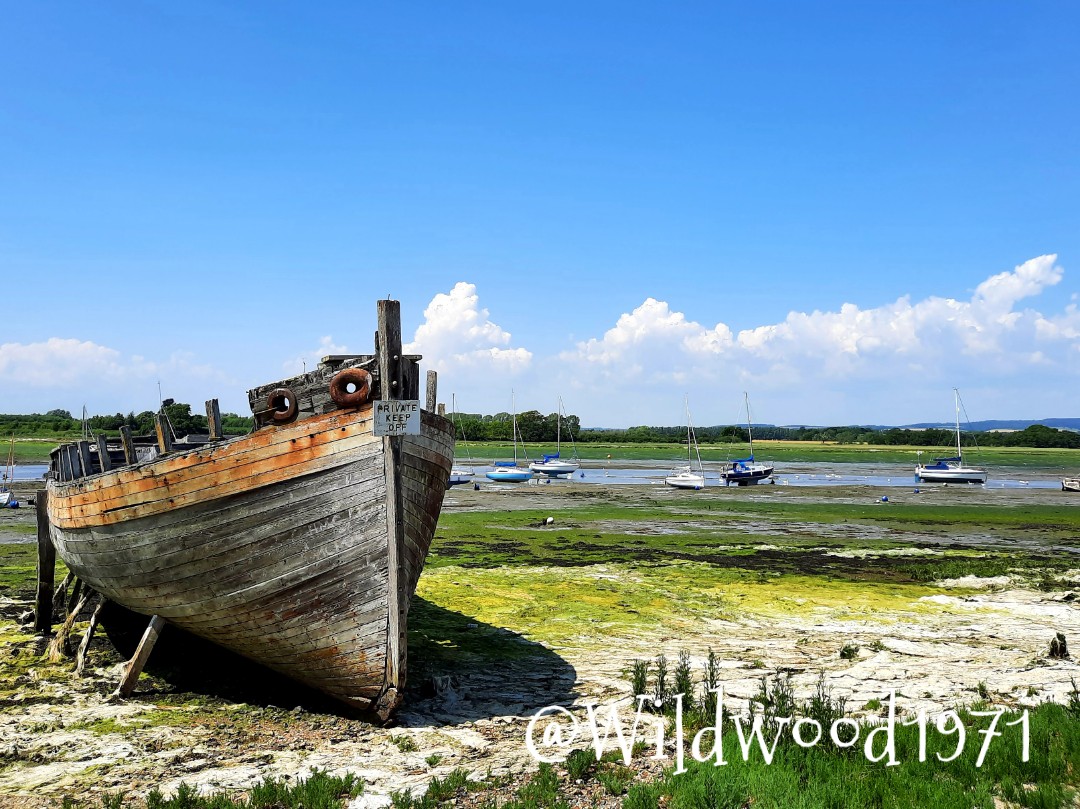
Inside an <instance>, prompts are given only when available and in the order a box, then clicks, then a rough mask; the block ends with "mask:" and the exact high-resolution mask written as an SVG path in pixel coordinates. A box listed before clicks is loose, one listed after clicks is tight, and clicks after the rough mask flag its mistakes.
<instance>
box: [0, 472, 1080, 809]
mask: <svg viewBox="0 0 1080 809" xmlns="http://www.w3.org/2000/svg"><path fill="white" fill-rule="evenodd" d="M779 488H780V487H770V489H771V491H769V492H755V491H753V490H748V491H745V492H734V490H733V492H732V494H731V496H735V497H750V498H754V497H763V496H788V495H787V494H784V495H778V494H777V493H776V490H778V489H779ZM676 496H679V495H677V494H676V493H674V492H668V491H665V490H663V489H660V490H657V491H654V492H650V493H649V494H648V495H647V497H656V498H662V499H664V500H665V501H667V500H670V498H672V497H676ZM683 496H685V495H683ZM794 496H799V497H809V496H823V497H828V498H832V499H836V500H842V501H850V502H867V501H868V500H870V499H872V498H876V497H877V496H878V493H877V492H876V491H874V490H870V489H860V490H829V491H824V490H822V491H821V492H820V493H819V494H818V495H812V494H806V493H805V492H803V493H799V494H798V495H794ZM901 496H902V495H901ZM1061 496H1062V495H1061V494H1060V493H1059V492H1053V491H1043V492H1001V491H996V492H980V491H974V490H963V491H960V490H957V491H955V492H953V493H948V492H944V491H940V490H939V491H936V492H933V493H931V494H930V495H929V497H933V498H934V499H935V501H937V502H944V501H953V500H954V499H956V498H965V502H971V503H979V502H985V503H988V504H989V503H993V504H995V505H1005V506H1017V505H1022V504H1023V503H1026V502H1062V501H1061V499H1060V498H1061ZM593 497H596V498H598V500H599V501H604V502H610V501H617V502H636V501H639V500H640V499H641V498H642V497H643V495H642V494H641V493H640V491H639V492H635V491H633V490H631V489H629V488H626V487H622V488H619V489H617V490H611V491H608V492H606V493H601V492H600V491H596V493H595V494H590V495H589V498H593ZM1032 498H1034V499H1032ZM571 502H573V503H575V504H576V503H580V502H581V500H580V499H578V498H577V497H576V496H574V495H573V490H571V489H570V488H569V487H566V488H563V489H559V488H557V487H531V489H525V488H524V487H521V488H519V490H516V491H513V492H507V491H497V490H490V489H489V490H487V491H481V492H473V491H471V490H469V491H455V492H453V493H451V494H450V495H449V496H448V499H447V508H449V509H470V508H500V509H503V508H505V509H529V510H537V511H538V513H539V512H540V511H543V512H553V513H557V512H558V508H559V507H560V505H567V504H569V503H571ZM1076 502H1077V503H1078V504H1080V499H1077V501H1076ZM31 515H32V511H31V510H27V513H26V515H25V517H24V518H31ZM3 530H4V528H3V523H2V522H0V533H3ZM22 538H23V539H24V540H25V539H27V537H26V536H25V535H24V536H23V537H22ZM1076 544H1077V545H1080V538H1078V542H1077V543H1076ZM1053 552H1054V553H1077V548H1076V547H1070V546H1065V547H1061V548H1057V549H1055V550H1054V551H1053ZM1078 558H1080V557H1078ZM1077 567H1080V564H1078V565H1077ZM521 573H522V576H523V577H524V579H523V580H525V581H527V577H528V574H529V571H528V569H523V570H522V571H521ZM463 575H464V574H463ZM600 575H602V571H601V572H600ZM955 585H961V586H962V589H961V590H960V591H959V592H961V593H962V594H956V593H955V592H954V590H955ZM938 589H939V592H938V593H936V594H934V595H931V596H927V597H926V599H925V603H923V604H912V605H910V609H903V610H898V611H894V612H889V613H887V614H877V615H874V616H873V618H869V619H868V618H865V617H863V618H860V619H859V620H850V619H849V618H847V617H845V616H844V614H843V612H842V611H838V610H835V609H834V610H826V609H807V610H806V611H805V612H802V613H800V614H783V615H777V616H775V617H769V616H762V615H757V616H753V617H745V618H739V619H735V620H719V619H715V620H706V621H703V622H699V623H695V624H687V625H686V626H685V627H684V628H682V629H680V630H679V632H678V635H677V636H675V635H670V634H665V632H661V631H654V630H649V629H643V630H641V631H639V632H635V633H633V634H629V633H627V634H625V635H624V636H621V637H612V636H600V635H596V634H590V632H589V630H588V628H587V627H585V628H583V629H582V634H581V636H580V637H579V638H576V639H575V640H574V641H573V642H567V643H565V644H563V645H561V646H559V647H558V648H553V649H551V651H552V652H554V653H555V655H557V657H554V658H552V657H551V656H548V657H546V658H542V659H541V658H538V659H537V663H536V665H535V666H532V667H531V666H519V667H516V668H512V669H508V670H506V671H499V670H497V669H496V668H493V669H492V670H486V671H476V672H471V673H467V674H463V675H461V676H460V677H459V679H458V681H457V682H455V683H453V684H452V686H451V687H450V688H449V689H448V690H447V691H445V692H444V693H443V694H442V695H440V696H436V697H428V698H426V699H416V700H414V701H413V702H412V703H410V704H409V705H407V706H406V708H405V709H404V710H403V711H402V712H401V714H400V715H399V716H398V724H397V726H396V727H393V728H377V727H373V726H371V725H368V724H365V723H363V722H360V721H357V720H352V719H344V718H341V717H336V716H332V715H326V714H321V715H320V714H312V713H308V712H303V711H292V712H290V711H287V710H283V709H281V708H275V707H272V706H271V707H266V706H263V707H255V706H249V705H227V706H224V707H223V706H220V705H214V706H213V707H209V708H206V709H205V711H206V720H207V721H206V722H198V721H185V722H183V723H182V724H178V725H175V726H171V725H162V724H160V723H158V724H154V725H150V726H146V727H141V728H140V727H138V725H139V719H138V718H139V716H140V715H141V714H145V713H147V712H149V711H151V710H153V709H154V708H155V704H156V702H157V703H160V702H161V700H160V699H156V700H155V695H154V693H149V694H148V693H146V692H145V690H144V691H143V692H137V693H136V696H135V698H133V699H131V700H128V701H125V702H119V703H111V702H109V701H108V700H107V699H106V698H105V693H106V692H107V691H108V690H109V688H110V687H111V685H112V684H113V683H115V681H116V670H115V666H106V667H100V666H99V667H97V668H95V669H94V670H93V671H92V672H91V674H90V676H89V677H88V678H86V679H84V680H83V681H81V682H77V683H70V682H61V683H55V682H44V683H43V682H41V681H39V680H38V679H36V676H35V674H34V673H33V672H31V673H30V674H29V675H28V676H26V677H25V679H24V681H23V682H22V683H20V690H19V691H18V693H17V694H16V695H15V697H14V698H13V699H11V700H5V701H4V702H2V703H0V763H2V762H4V761H9V762H13V763H10V764H9V765H8V766H6V767H0V805H13V806H39V805H41V806H45V805H51V804H52V803H55V802H57V801H58V800H59V798H60V797H61V796H63V795H65V794H69V795H78V796H83V797H85V796H86V795H89V794H93V793H94V792H97V791H101V790H117V789H121V790H124V791H128V792H130V793H131V794H133V795H138V794H145V792H146V791H147V790H148V789H150V788H151V787H153V786H157V787H159V788H160V789H162V790H163V791H165V792H166V793H168V792H171V791H172V790H174V789H175V788H176V786H177V785H178V784H179V783H180V782H181V781H186V782H187V783H189V784H194V785H198V786H199V787H200V788H201V789H203V790H206V791H212V790H215V789H218V788H244V787H247V786H250V785H251V784H252V783H253V782H255V781H257V780H259V779H261V778H263V777H264V776H268V775H269V776H281V775H289V776H296V775H302V774H305V773H307V772H309V771H310V769H311V768H313V767H319V768H323V769H328V770H330V771H332V772H335V773H343V772H345V771H351V772H354V773H357V774H358V775H359V776H360V777H361V778H362V779H363V780H364V782H365V784H366V793H365V796H364V797H362V798H360V799H358V800H357V801H356V806H358V807H360V806H364V807H371V806H385V805H388V804H389V798H388V797H387V796H388V795H389V793H390V791H391V790H401V789H405V788H412V789H414V790H422V789H423V788H424V786H425V785H426V783H427V782H428V781H429V780H430V778H431V777H432V776H433V775H444V774H446V773H448V772H450V771H451V770H453V769H455V768H458V767H464V768H466V769H468V770H469V771H470V772H471V773H472V774H473V775H474V777H477V778H483V777H485V776H487V775H488V774H493V775H501V774H507V773H510V774H513V773H524V772H528V771H531V770H532V769H534V768H535V766H536V765H535V763H534V762H533V761H532V760H531V758H530V756H529V754H528V753H527V751H526V749H525V744H524V740H525V730H526V724H527V721H528V718H529V716H530V715H531V714H532V712H534V711H535V710H536V709H538V708H540V707H543V706H545V705H549V704H553V703H555V704H561V705H564V706H566V707H571V708H574V707H576V708H577V709H578V712H579V715H580V708H581V706H582V705H584V704H585V703H588V702H599V703H601V704H610V703H612V702H614V701H617V700H620V699H621V700H623V701H624V704H625V698H626V697H627V693H628V681H627V677H626V670H627V668H628V666H629V665H630V663H631V661H633V660H635V659H638V658H650V659H651V658H653V657H655V655H657V654H659V653H661V652H664V653H666V654H667V656H668V658H669V659H671V660H674V658H675V657H676V656H677V655H678V652H679V651H680V650H683V649H686V650H688V651H691V653H694V654H698V655H700V652H701V651H702V650H704V649H707V648H710V647H711V648H712V649H713V650H715V651H716V653H717V654H718V655H719V657H720V659H721V660H722V661H723V668H722V680H723V684H724V687H725V691H726V693H727V694H728V695H729V700H730V703H729V704H730V705H731V707H732V708H735V709H738V708H741V707H744V706H745V704H746V700H748V699H749V698H750V697H751V696H752V695H754V694H755V693H756V692H757V691H758V689H759V687H760V678H761V676H762V674H764V673H769V674H772V673H774V672H778V671H780V672H785V673H788V674H790V676H791V678H792V682H793V684H794V686H795V691H796V694H797V695H798V696H800V697H807V696H809V695H810V693H811V692H812V690H813V688H814V685H815V683H816V681H817V679H818V676H819V672H820V671H821V670H824V671H825V673H826V677H827V681H828V683H829V685H830V687H831V688H832V689H833V693H834V696H846V697H847V698H848V700H849V702H848V704H849V707H850V708H855V709H860V708H861V707H862V706H863V705H865V704H866V703H867V702H868V701H869V700H871V699H875V698H877V699H881V698H882V697H883V696H884V695H885V694H886V692H887V691H889V690H890V689H892V690H895V692H896V694H897V705H898V708H900V709H901V710H904V711H909V712H911V711H916V710H926V711H928V712H932V713H933V712H940V711H941V710H944V709H946V708H949V707H951V706H954V705H958V704H963V703H970V702H972V701H974V700H975V699H977V692H976V689H977V688H978V687H979V684H983V686H984V687H985V688H986V689H988V690H989V691H990V692H991V694H992V699H993V700H994V701H995V702H996V703H1000V704H1006V705H1013V706H1023V705H1034V704H1037V703H1038V702H1039V701H1042V700H1047V699H1050V700H1055V701H1059V702H1064V701H1067V699H1068V694H1069V692H1070V691H1071V689H1072V685H1071V682H1070V680H1071V678H1076V679H1077V680H1078V681H1080V671H1078V666H1077V664H1076V663H1075V662H1073V661H1072V660H1049V659H1047V657H1046V652H1047V648H1048V645H1049V642H1050V640H1051V639H1052V638H1053V637H1054V634H1055V633H1056V632H1063V633H1064V634H1065V635H1066V636H1067V637H1068V639H1069V641H1070V643H1073V642H1074V639H1075V643H1076V644H1077V646H1078V649H1080V612H1078V610H1077V608H1076V607H1075V606H1074V602H1072V601H1071V600H1070V599H1071V596H1070V595H1069V594H1068V593H1066V592H1041V591H1037V590H1034V589H1027V588H1023V587H1016V586H1015V584H1014V582H1012V581H1011V580H1009V579H1007V578H1006V579H999V580H984V581H963V582H951V583H942V584H941V585H940V587H939V588H938ZM445 606H448V607H450V608H452V605H445ZM927 606H932V607H933V609H932V610H929V611H928V610H926V609H925V608H926V607H927ZM23 607H24V605H20V604H12V603H8V604H0V615H2V616H3V618H2V619H0V632H4V631H6V630H5V627H7V629H10V628H11V621H10V618H11V617H13V616H14V615H15V614H16V613H17V612H19V611H20V610H21V609H22V608H23ZM875 641H877V642H878V644H879V645H880V647H881V648H880V650H878V651H872V650H871V649H870V646H871V645H872V644H874V643H875ZM845 642H854V643H856V644H858V645H859V646H861V651H860V653H859V656H858V657H857V659H855V660H842V659H840V658H839V656H838V655H837V653H836V650H837V649H839V648H840V647H841V646H842V645H843V644H844V643H845ZM5 654H6V652H5V650H4V649H3V648H0V659H2V656H3V655H5ZM97 659H98V660H100V659H101V658H100V657H99V658H97ZM553 659H554V660H557V661H559V662H558V664H557V665H554V666H552V665H551V661H552V660H553ZM753 661H760V663H762V664H764V669H759V668H753V667H752V665H754V663H753ZM694 662H695V664H696V665H698V666H700V665H702V664H703V661H702V660H701V658H700V656H698V657H695V658H694ZM179 710H180V711H181V712H184V711H188V713H187V714H185V716H186V717H187V718H191V717H193V716H194V717H197V716H198V715H199V713H200V709H195V710H194V711H193V712H192V711H190V710H189V709H179ZM230 716H233V717H235V718H236V721H234V722H232V721H229V717H230ZM106 718H115V719H116V720H117V721H118V722H120V723H121V724H122V725H126V726H128V728H127V729H126V730H124V731H123V732H110V733H98V734H96V733H94V732H93V730H92V729H89V728H86V727H85V725H87V724H89V723H93V722H97V721H99V720H102V719H106ZM80 726H83V727H80ZM404 736H407V737H409V739H410V740H411V741H412V742H413V744H414V745H415V748H416V750H415V751H410V752H403V751H402V749H400V748H401V747H403V746H408V745H406V744H403V743H402V737H404ZM395 740H396V741H395ZM433 754H436V755H439V756H441V759H440V760H439V761H438V763H436V764H431V763H430V762H429V761H425V759H428V758H429V757H431V756H432V755H433Z"/></svg>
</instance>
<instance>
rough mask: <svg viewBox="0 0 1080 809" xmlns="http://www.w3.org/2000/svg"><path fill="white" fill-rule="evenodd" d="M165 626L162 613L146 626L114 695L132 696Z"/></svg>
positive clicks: (125, 666)
mask: <svg viewBox="0 0 1080 809" xmlns="http://www.w3.org/2000/svg"><path fill="white" fill-rule="evenodd" d="M164 627H165V619H164V618H162V617H161V616H160V615H155V616H154V617H153V618H151V619H150V624H149V625H148V626H147V627H146V631H145V632H143V636H142V640H140V641H139V646H138V648H137V649H136V650H135V654H134V655H132V657H131V660H129V661H128V662H127V663H125V664H124V673H123V676H121V678H120V685H118V686H117V687H116V691H115V692H114V693H113V696H119V697H129V696H131V692H132V691H134V690H135V683H136V682H137V681H138V679H139V675H140V674H142V670H143V666H145V665H146V661H147V659H148V658H149V657H150V652H152V651H153V650H154V644H155V643H157V639H158V637H159V636H160V635H161V630H162V629H163V628H164Z"/></svg>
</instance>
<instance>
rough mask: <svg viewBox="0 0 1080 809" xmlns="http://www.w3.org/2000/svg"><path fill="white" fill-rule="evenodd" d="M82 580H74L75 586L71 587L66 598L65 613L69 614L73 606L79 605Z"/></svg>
mask: <svg viewBox="0 0 1080 809" xmlns="http://www.w3.org/2000/svg"><path fill="white" fill-rule="evenodd" d="M82 590H83V580H82V579H80V578H76V579H75V584H73V585H72V586H71V595H70V596H68V602H67V612H68V614H70V613H71V611H72V610H73V609H75V605H76V604H78V603H79V596H80V595H81V594H82Z"/></svg>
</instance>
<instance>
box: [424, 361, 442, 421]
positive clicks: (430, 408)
mask: <svg viewBox="0 0 1080 809" xmlns="http://www.w3.org/2000/svg"><path fill="white" fill-rule="evenodd" d="M438 389H439V374H438V373H437V372H436V371H428V372H427V402H425V404H426V405H427V407H426V408H425V410H427V412H429V413H434V412H435V401H436V399H437V398H438Z"/></svg>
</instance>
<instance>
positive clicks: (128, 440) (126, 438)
mask: <svg viewBox="0 0 1080 809" xmlns="http://www.w3.org/2000/svg"><path fill="white" fill-rule="evenodd" d="M120 443H121V444H123V445H124V463H125V464H126V465H127V466H131V465H132V464H133V463H135V462H136V461H138V460H139V456H138V455H136V454H135V441H134V440H133V439H132V437H131V428H130V427H128V426H127V425H126V424H125V425H123V426H122V427H121V428H120Z"/></svg>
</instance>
